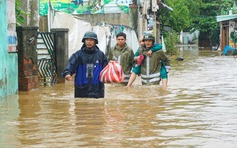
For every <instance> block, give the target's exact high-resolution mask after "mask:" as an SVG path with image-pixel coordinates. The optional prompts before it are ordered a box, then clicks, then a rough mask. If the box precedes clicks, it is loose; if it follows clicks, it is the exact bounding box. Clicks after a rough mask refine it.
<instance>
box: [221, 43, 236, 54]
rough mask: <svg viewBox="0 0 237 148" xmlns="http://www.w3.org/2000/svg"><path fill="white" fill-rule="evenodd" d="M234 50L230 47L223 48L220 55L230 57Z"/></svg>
mask: <svg viewBox="0 0 237 148" xmlns="http://www.w3.org/2000/svg"><path fill="white" fill-rule="evenodd" d="M234 50H235V49H234V48H233V47H231V46H227V45H226V46H225V48H224V50H223V52H222V55H232V52H233V51H234Z"/></svg>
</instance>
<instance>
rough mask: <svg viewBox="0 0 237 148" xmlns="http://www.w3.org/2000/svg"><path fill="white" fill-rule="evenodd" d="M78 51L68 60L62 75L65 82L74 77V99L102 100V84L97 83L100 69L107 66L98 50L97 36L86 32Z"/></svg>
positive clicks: (103, 55) (104, 57)
mask: <svg viewBox="0 0 237 148" xmlns="http://www.w3.org/2000/svg"><path fill="white" fill-rule="evenodd" d="M82 42H83V43H84V44H83V45H82V47H81V49H80V50H78V51H77V52H75V53H74V54H73V55H72V56H71V57H70V58H69V60H68V63H67V65H66V68H65V70H64V71H63V73H62V76H63V78H65V79H66V80H67V81H71V80H72V75H73V74H76V75H75V81H74V87H75V93H74V96H75V98H77V97H79V98H104V83H102V82H100V81H99V75H100V72H101V71H102V69H103V68H104V67H105V66H106V65H107V64H108V60H107V58H106V56H105V54H104V53H103V52H102V51H101V50H100V49H99V47H98V46H96V44H98V39H97V34H96V33H94V32H92V31H88V32H86V33H85V34H84V37H83V39H82Z"/></svg>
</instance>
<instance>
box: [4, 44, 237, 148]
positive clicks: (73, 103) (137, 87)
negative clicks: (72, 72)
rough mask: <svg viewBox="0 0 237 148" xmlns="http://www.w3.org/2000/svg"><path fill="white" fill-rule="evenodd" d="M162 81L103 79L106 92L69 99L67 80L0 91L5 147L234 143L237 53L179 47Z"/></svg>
mask: <svg viewBox="0 0 237 148" xmlns="http://www.w3.org/2000/svg"><path fill="white" fill-rule="evenodd" d="M183 57H184V61H176V60H173V61H172V70H171V71H170V74H169V75H170V77H169V86H168V87H169V88H168V90H167V91H164V90H162V89H161V87H160V86H141V83H140V79H137V81H136V83H135V84H134V86H133V87H131V88H125V87H122V86H119V85H111V84H107V85H106V95H105V98H104V99H78V98H77V99H74V98H73V95H74V94H73V83H72V82H67V83H65V84H57V85H56V86H53V87H41V88H39V89H35V90H32V91H29V92H20V93H19V96H18V95H17V96H11V97H8V98H1V99H0V115H1V116H0V122H1V125H0V126H1V127H0V145H1V146H3V147H24V148H25V147H26V148H27V147H52V146H53V147H65V146H66V147H149V148H150V147H161V148H163V147H164V148H166V147H167V148H170V147H210V148H213V147H215V148H217V147H218V148H219V147H220V148H223V147H228V148H232V147H233V148H234V147H236V146H237V141H236V138H237V124H236V122H237V113H236V112H237V111H236V107H237V97H236V96H237V91H236V86H237V81H236V80H235V78H236V76H237V69H236V67H237V61H236V58H234V57H231V56H230V57H224V56H220V53H218V52H216V51H198V50H197V49H196V48H185V49H184V50H183Z"/></svg>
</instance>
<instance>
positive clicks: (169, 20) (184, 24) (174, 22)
mask: <svg viewBox="0 0 237 148" xmlns="http://www.w3.org/2000/svg"><path fill="white" fill-rule="evenodd" d="M200 1H201V0H165V1H164V3H165V4H167V5H168V6H170V7H172V8H173V11H171V10H169V9H167V8H162V9H160V11H159V12H158V14H159V20H160V21H161V24H162V25H167V26H171V27H172V28H173V30H175V31H176V32H180V31H181V30H184V29H186V28H189V27H190V26H191V23H192V15H193V14H195V15H196V14H198V13H199V9H198V8H199V7H200V6H199V5H200Z"/></svg>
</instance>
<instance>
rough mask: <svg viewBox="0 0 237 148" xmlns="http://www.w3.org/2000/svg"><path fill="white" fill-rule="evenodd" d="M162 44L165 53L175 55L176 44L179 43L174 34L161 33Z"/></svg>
mask: <svg viewBox="0 0 237 148" xmlns="http://www.w3.org/2000/svg"><path fill="white" fill-rule="evenodd" d="M163 34H164V42H165V46H166V53H167V54H168V55H171V56H172V55H176V54H177V51H178V47H177V43H178V41H179V39H178V35H177V34H176V33H175V32H163Z"/></svg>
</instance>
